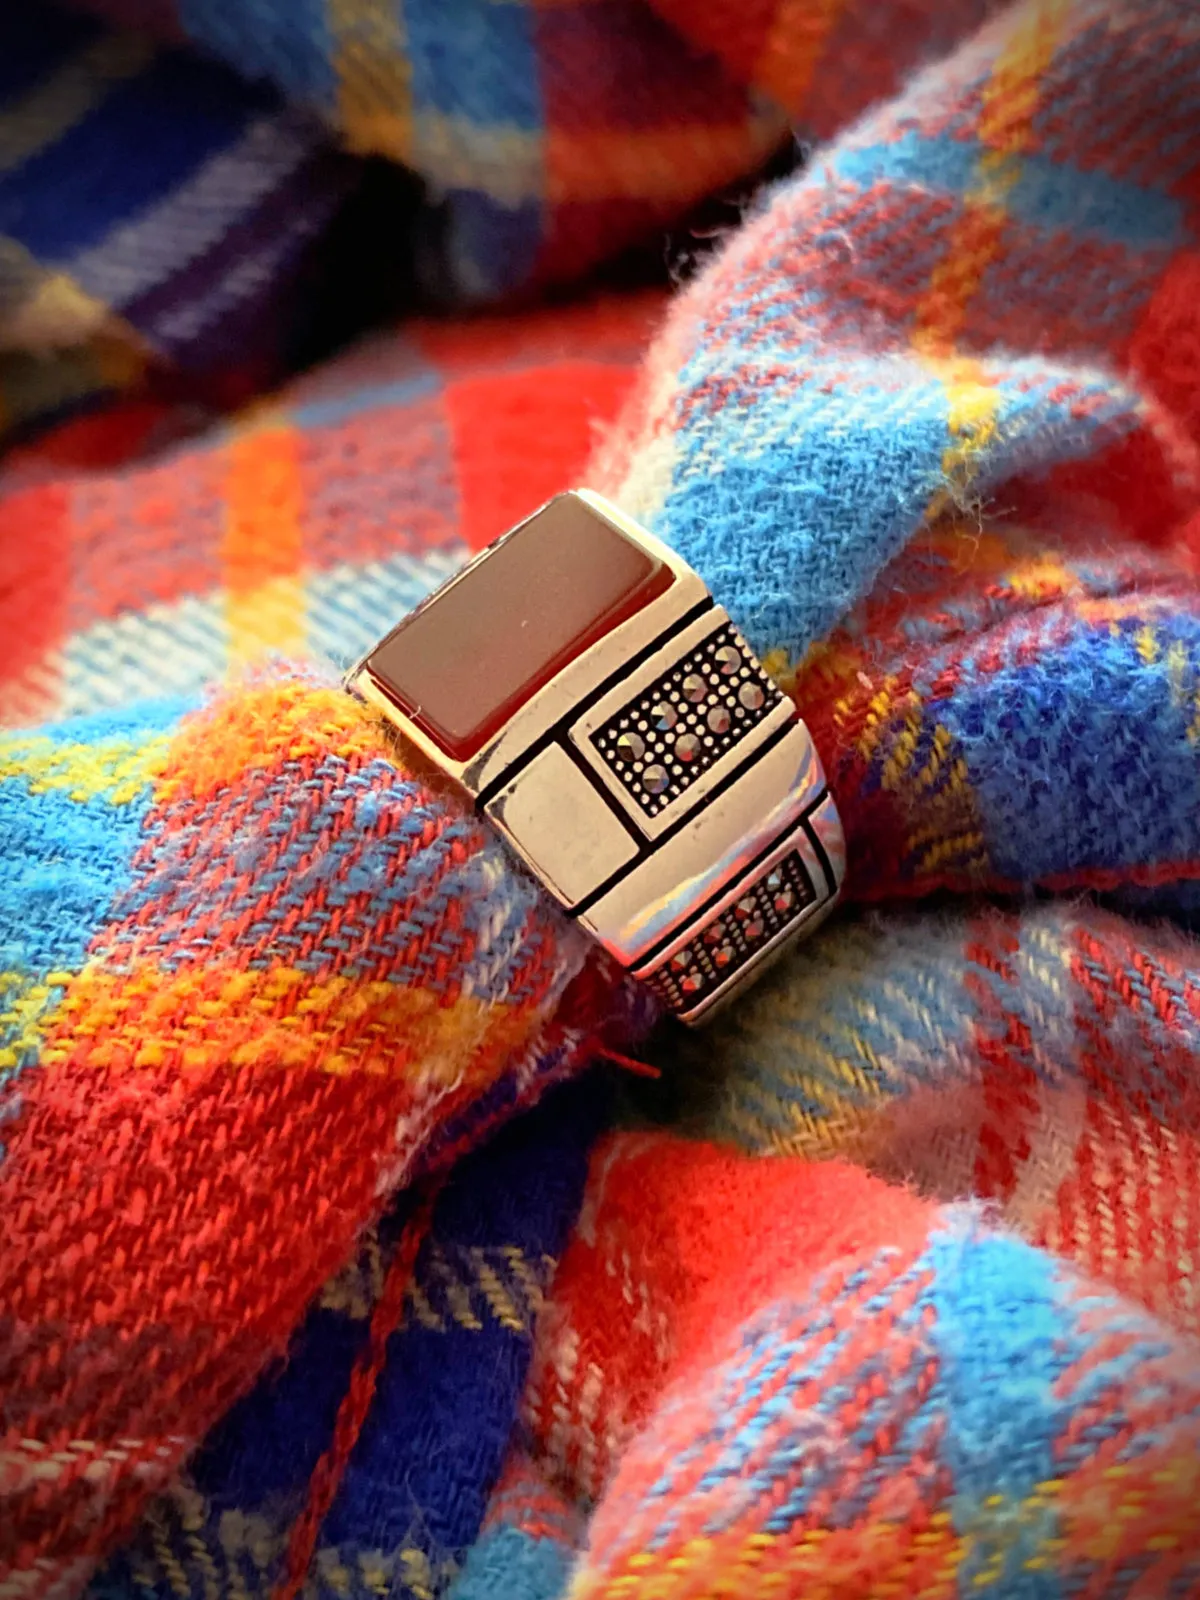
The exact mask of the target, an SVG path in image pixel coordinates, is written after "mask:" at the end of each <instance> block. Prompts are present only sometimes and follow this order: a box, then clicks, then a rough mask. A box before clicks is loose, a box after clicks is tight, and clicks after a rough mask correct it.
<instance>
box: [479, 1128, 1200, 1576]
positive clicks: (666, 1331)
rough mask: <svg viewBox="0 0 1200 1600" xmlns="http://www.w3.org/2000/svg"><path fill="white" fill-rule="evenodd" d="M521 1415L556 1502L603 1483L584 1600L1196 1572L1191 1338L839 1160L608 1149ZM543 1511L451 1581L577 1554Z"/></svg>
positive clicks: (659, 1138)
mask: <svg viewBox="0 0 1200 1600" xmlns="http://www.w3.org/2000/svg"><path fill="white" fill-rule="evenodd" d="M615 1284H617V1285H620V1292H614V1285H615ZM525 1420H526V1426H527V1428H528V1430H529V1435H530V1440H531V1450H532V1456H533V1459H534V1460H535V1461H536V1462H537V1463H538V1464H539V1465H540V1467H541V1473H542V1481H543V1488H542V1495H541V1498H542V1502H543V1503H545V1501H547V1500H550V1501H551V1502H552V1501H553V1494H554V1491H555V1490H557V1493H558V1494H559V1495H560V1496H564V1497H565V1498H566V1499H567V1500H568V1501H575V1502H580V1503H583V1504H585V1505H586V1504H591V1503H592V1502H593V1500H594V1498H596V1497H598V1498H599V1504H598V1505H597V1506H596V1509H595V1510H594V1512H593V1514H592V1516H591V1519H590V1523H589V1527H588V1533H587V1544H586V1548H585V1549H584V1551H583V1552H582V1554H581V1555H580V1556H579V1558H578V1560H577V1561H576V1562H575V1564H574V1569H573V1577H572V1580H571V1583H570V1589H569V1592H570V1595H571V1597H572V1600H583V1597H584V1596H587V1597H591V1596H598V1595H603V1596H605V1597H606V1600H618V1597H622V1596H627V1595H643V1594H646V1595H654V1596H656V1597H658V1596H661V1597H663V1600H675V1597H680V1600H682V1597H683V1596H692V1595H706V1596H707V1595H713V1596H716V1595H727V1594H728V1595H741V1594H769V1593H771V1592H772V1590H775V1591H776V1592H778V1593H779V1594H781V1595H788V1596H801V1595H805V1596H807V1595H814V1594H816V1595H847V1596H856V1597H857V1596H863V1597H866V1596H875V1595H892V1594H896V1595H926V1594H928V1595H946V1596H958V1595H974V1594H981V1595H987V1596H993V1595H996V1596H1000V1595H1003V1596H1039V1597H1040V1596H1043V1595H1045V1596H1057V1595H1062V1594H1078V1595H1084V1594H1095V1595H1101V1596H1116V1595H1129V1596H1133V1595H1142V1594H1144V1595H1155V1596H1164V1597H1165V1596H1176V1595H1179V1596H1182V1595H1190V1594H1194V1593H1195V1592H1196V1587H1197V1584H1198V1583H1200V1518H1198V1517H1197V1510H1196V1507H1197V1499H1196V1493H1197V1488H1198V1487H1200V1365H1198V1363H1197V1346H1196V1345H1195V1343H1194V1342H1189V1341H1187V1340H1185V1339H1182V1338H1180V1337H1178V1336H1172V1334H1171V1333H1170V1332H1169V1331H1167V1329H1166V1328H1165V1327H1164V1325H1163V1324H1162V1323H1160V1322H1156V1321H1155V1320H1154V1319H1153V1318H1152V1317H1150V1316H1148V1315H1147V1314H1146V1313H1145V1312H1143V1311H1140V1310H1138V1309H1136V1308H1135V1307H1133V1306H1131V1305H1130V1304H1128V1303H1127V1302H1123V1301H1122V1300H1121V1299H1120V1298H1119V1297H1118V1296H1116V1295H1115V1294H1113V1293H1112V1292H1111V1291H1108V1290H1105V1289H1103V1288H1100V1287H1097V1286H1096V1285H1095V1284H1094V1283H1088V1282H1087V1281H1086V1280H1081V1279H1080V1277H1079V1276H1078V1275H1077V1274H1076V1273H1075V1272H1074V1271H1073V1270H1072V1269H1071V1268H1070V1267H1068V1266H1066V1265H1064V1264H1062V1263H1056V1262H1055V1261H1054V1260H1053V1259H1052V1258H1051V1257H1049V1256H1047V1255H1045V1254H1043V1253H1042V1252H1040V1251H1038V1250H1036V1249H1034V1248H1033V1247H1032V1246H1030V1245H1028V1244H1026V1243H1024V1242H1022V1241H1020V1240H1017V1239H1015V1238H1012V1237H1010V1236H1006V1235H1004V1234H1000V1233H997V1232H995V1231H993V1230H992V1229H991V1228H990V1227H988V1226H987V1225H986V1224H985V1223H984V1222H982V1221H981V1219H980V1218H979V1216H978V1215H977V1214H976V1213H975V1212H974V1210H973V1209H972V1208H971V1207H969V1206H951V1207H938V1206H935V1205H933V1204H931V1203H929V1202H927V1201H923V1200H921V1199H918V1198H917V1197H915V1196H914V1195H912V1194H911V1193H908V1192H905V1191H904V1190H903V1189H899V1188H893V1187H892V1186H890V1185H885V1184H883V1183H880V1182H879V1181H878V1180H876V1179H873V1178H871V1177H869V1176H868V1175H866V1174H865V1173H862V1172H861V1171H858V1170H856V1169H854V1168H851V1167H847V1166H842V1165H840V1164H837V1163H828V1164H825V1165H819V1164H812V1163H809V1162H804V1161H796V1160H779V1161H766V1162H764V1161H754V1160H747V1159H745V1158H739V1157H737V1156H735V1155H732V1154H730V1153H729V1152H727V1151H722V1150H718V1149H716V1148H715V1147H712V1146H708V1145H704V1144H687V1143H685V1142H683V1141H681V1140H678V1139H674V1138H672V1137H670V1136H667V1135H662V1134H657V1135H653V1134H651V1135H648V1134H631V1135H629V1134H627V1135H625V1136H623V1137H620V1138H617V1139H614V1140H611V1141H609V1142H608V1143H607V1144H605V1145H603V1146H602V1147H601V1148H600V1149H599V1150H598V1151H597V1153H596V1155H595V1157H594V1160H593V1166H592V1172H591V1177H590V1180H589V1183H588V1187H587V1190H586V1192H585V1197H584V1204H583V1211H582V1213H581V1215H580V1220H579V1226H578V1228H577V1230H576V1233H575V1236H574V1238H573V1240H572V1242H571V1245H570V1247H569V1248H568V1250H567V1253H566V1255H565V1256H564V1258H563V1261H562V1265H561V1268H560V1270H559V1273H558V1277H557V1279H556V1283H555V1290H554V1296H553V1299H552V1301H551V1302H550V1304H549V1305H548V1306H547V1308H546V1311H545V1313H544V1315H543V1318H542V1323H541V1328H540V1332H539V1339H538V1349H537V1352H536V1355H535V1359H534V1366H533V1369H532V1371H531V1374H530V1380H529V1386H528V1389H527V1391H526V1400H525ZM537 1503H538V1502H537V1499H536V1498H535V1494H534V1490H533V1488H532V1486H531V1485H528V1486H527V1487H526V1490H525V1493H524V1495H523V1496H522V1500H521V1502H520V1503H518V1504H517V1505H513V1504H512V1502H511V1500H510V1502H509V1510H508V1514H507V1524H506V1529H505V1531H506V1533H507V1537H508V1539H509V1541H511V1543H512V1545H514V1546H516V1548H515V1549H514V1550H513V1560H512V1562H511V1564H510V1566H509V1567H508V1570H507V1573H501V1574H500V1575H499V1577H498V1581H496V1582H495V1583H493V1584H492V1585H491V1586H489V1587H474V1588H472V1585H471V1583H470V1582H468V1581H467V1580H468V1579H472V1580H474V1577H475V1572H476V1571H479V1570H480V1568H483V1566H484V1563H485V1562H486V1561H487V1560H488V1558H489V1555H491V1556H494V1552H495V1541H496V1538H497V1536H496V1535H495V1534H493V1536H492V1539H491V1541H489V1540H488V1539H487V1537H486V1536H485V1539H484V1540H483V1541H481V1543H480V1546H479V1549H478V1552H477V1554H476V1557H475V1561H474V1562H469V1563H468V1568H467V1573H466V1575H465V1576H464V1581H463V1586H462V1589H461V1590H460V1591H459V1596H461V1595H463V1594H465V1595H467V1596H470V1600H475V1597H476V1596H478V1595H481V1594H486V1595H488V1596H489V1597H492V1600H508V1597H509V1596H513V1597H515V1596H516V1595H518V1594H520V1593H522V1592H523V1591H522V1590H521V1589H520V1587H519V1585H518V1584H514V1583H513V1582H512V1579H513V1578H514V1577H518V1576H519V1575H520V1573H521V1570H522V1568H521V1564H520V1563H521V1558H522V1557H523V1558H524V1560H525V1562H526V1563H527V1565H532V1563H533V1561H534V1559H535V1557H536V1556H537V1555H540V1556H541V1558H542V1562H543V1564H546V1563H547V1555H548V1552H547V1548H546V1547H547V1546H549V1549H550V1550H551V1551H553V1550H557V1551H558V1552H559V1554H560V1558H561V1557H562V1556H563V1555H566V1554H567V1552H569V1550H570V1544H569V1541H570V1539H571V1537H572V1530H571V1529H570V1526H569V1524H563V1523H562V1522H561V1521H559V1522H558V1523H557V1525H556V1524H555V1522H554V1521H552V1520H551V1518H550V1517H549V1516H548V1515H547V1516H544V1517H543V1519H542V1520H541V1523H540V1525H538V1524H537V1523H536V1522H535V1521H534V1517H533V1507H534V1506H535V1505H537ZM501 1514H503V1513H501ZM518 1541H519V1542H518ZM475 1563H478V1566H476V1565H475ZM473 1569H474V1570H473ZM506 1577H507V1579H508V1581H507V1582H506V1581H505V1579H506ZM532 1592H533V1593H534V1594H537V1592H538V1591H537V1590H536V1589H534V1590H533V1591H532ZM542 1592H543V1593H545V1592H547V1591H545V1590H543V1591H542ZM550 1592H553V1591H550ZM560 1592H561V1591H560Z"/></svg>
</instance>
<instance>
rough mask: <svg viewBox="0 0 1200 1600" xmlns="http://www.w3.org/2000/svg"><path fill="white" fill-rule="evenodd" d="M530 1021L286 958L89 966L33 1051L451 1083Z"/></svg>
mask: <svg viewBox="0 0 1200 1600" xmlns="http://www.w3.org/2000/svg"><path fill="white" fill-rule="evenodd" d="M538 1023H539V1018H538V1016H537V1015H536V1014H527V1013H523V1012H520V1011H516V1010H514V1009H513V1008H507V1007H504V1008H502V1007H496V1006H492V1005H490V1004H489V1003H488V1002H487V1001H486V1000H479V999H476V998H474V997H473V996H468V995H463V996H460V997H459V999H458V1000H456V1001H455V1002H454V1003H453V1004H452V1005H448V1006H447V1005H445V1004H443V1003H441V1002H440V1001H439V1000H438V998H437V996H436V995H433V994H431V993H430V992H429V991H427V990H424V989H416V988H408V987H406V986H404V985H403V984H398V983H364V982H362V981H361V980H358V979H353V978H342V977H325V978H321V979H316V980H314V978H313V976H312V974H311V973H307V972H302V971H300V970H299V969H298V968H294V967H273V968H271V969H270V970H269V971H266V972H262V971H256V970H248V971H241V970H239V969H237V968H236V967H233V966H226V965H221V964H209V965H206V966H200V967H181V968H180V969H178V970H177V971H175V972H164V971H160V970H158V969H157V968H156V967H153V966H145V967H142V966H139V967H135V968H134V970H133V971H132V972H127V973H116V972H109V971H107V970H105V969H104V968H102V967H100V966H98V965H93V966H90V967H85V968H84V969H83V971H82V972H79V973H76V974H75V975H74V976H73V977H72V978H71V980H70V982H69V984H68V985H67V991H66V994H65V995H64V996H63V998H62V1000H61V1002H60V1003H59V1004H58V1006H57V1007H55V1008H54V1011H53V1013H52V1014H51V1015H50V1016H49V1017H47V1018H46V1019H45V1020H44V1021H43V1022H42V1024H41V1027H42V1030H43V1032H44V1033H45V1034H47V1035H48V1038H47V1042H46V1044H45V1046H44V1047H43V1050H42V1062H43V1065H45V1066H46V1067H48V1068H49V1067H54V1066H57V1065H58V1064H60V1063H62V1062H65V1061H67V1060H68V1059H69V1058H70V1056H71V1054H72V1052H73V1051H77V1050H79V1049H80V1048H85V1049H86V1050H87V1053H88V1060H89V1062H90V1064H91V1066H92V1067H94V1068H103V1067H108V1068H111V1069H112V1070H115V1071H118V1072H119V1071H128V1070H137V1071H146V1070H153V1069H155V1068H162V1069H163V1070H165V1071H169V1072H171V1073H179V1072H193V1071H195V1072H200V1071H214V1070H216V1071H220V1070H226V1069H227V1070H230V1071H233V1070H236V1069H238V1068H245V1067H262V1068H267V1069H271V1070H275V1071H284V1072H287V1071H310V1072H324V1073H329V1074H331V1075H333V1076H341V1075H344V1074H350V1073H356V1072H365V1073H369V1074H371V1075H372V1076H379V1077H383V1076H396V1077H403V1078H405V1079H407V1080H408V1081H409V1082H410V1083H412V1084H413V1085H414V1087H415V1086H416V1085H417V1084H423V1083H428V1084H440V1085H445V1086H449V1085H451V1084H457V1083H458V1082H459V1080H460V1078H461V1075H462V1073H463V1071H464V1069H465V1068H466V1067H467V1066H468V1065H469V1066H470V1067H471V1070H472V1073H473V1075H474V1077H475V1078H476V1079H477V1080H478V1081H480V1082H481V1083H482V1082H487V1081H490V1079H491V1076H492V1075H493V1074H494V1073H495V1072H496V1071H498V1070H499V1068H500V1066H501V1065H502V1063H503V1062H504V1061H505V1060H506V1059H507V1058H508V1056H509V1055H510V1053H511V1052H512V1051H513V1050H516V1049H519V1048H521V1047H522V1046H523V1045H524V1044H525V1042H526V1040H527V1038H528V1036H529V1034H530V1033H531V1032H532V1031H533V1030H534V1029H535V1028H536V1027H537V1026H538ZM485 1044H486V1048H485Z"/></svg>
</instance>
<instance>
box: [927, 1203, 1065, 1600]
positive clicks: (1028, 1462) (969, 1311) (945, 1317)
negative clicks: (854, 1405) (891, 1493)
mask: <svg viewBox="0 0 1200 1600" xmlns="http://www.w3.org/2000/svg"><path fill="white" fill-rule="evenodd" d="M974 1228H975V1224H974V1223H973V1222H971V1221H970V1220H969V1217H968V1215H967V1214H966V1213H963V1215H962V1221H961V1223H959V1224H958V1225H957V1226H955V1225H952V1226H951V1227H949V1228H946V1229H944V1230H943V1231H941V1232H939V1233H936V1234H934V1236H933V1237H932V1238H931V1240H930V1243H929V1248H928V1250H927V1251H926V1253H925V1255H924V1257H923V1261H924V1263H925V1265H926V1266H927V1267H932V1268H933V1271H934V1283H933V1286H932V1288H931V1290H930V1301H931V1303H932V1305H933V1307H934V1309H935V1311H936V1320H935V1321H934V1322H933V1324H932V1326H931V1327H930V1328H929V1330H928V1332H927V1335H926V1337H927V1338H928V1339H929V1340H930V1342H931V1344H932V1346H933V1348H934V1350H935V1351H936V1353H937V1358H938V1377H937V1380H936V1382H935V1384H934V1387H933V1390H932V1392H931V1393H930V1396H929V1404H930V1407H931V1408H932V1409H935V1410H936V1411H937V1412H938V1413H939V1414H940V1416H941V1418H942V1420H943V1423H944V1430H945V1431H944V1434H943V1437H942V1446H941V1452H940V1453H941V1458H942V1461H943V1463H944V1464H945V1466H946V1467H947V1468H948V1469H949V1472H950V1475H951V1482H952V1491H951V1495H952V1497H951V1502H950V1508H949V1509H950V1513H951V1516H952V1518H953V1522H954V1529H955V1532H956V1533H958V1534H959V1535H960V1536H962V1537H964V1538H965V1539H967V1540H968V1550H967V1556H966V1559H965V1560H964V1562H963V1563H962V1565H961V1566H960V1567H959V1569H958V1574H957V1576H958V1588H959V1593H960V1594H961V1595H962V1596H964V1600H965V1597H967V1596H970V1595H974V1594H976V1593H978V1588H977V1586H976V1583H975V1580H976V1579H977V1578H978V1577H979V1576H980V1574H981V1573H983V1572H988V1573H989V1574H993V1577H992V1581H991V1583H990V1585H989V1588H990V1589H991V1591H992V1592H993V1593H995V1594H1014V1595H1015V1594H1020V1595H1021V1596H1022V1600H1061V1595H1062V1587H1061V1583H1060V1577H1061V1574H1060V1573H1059V1572H1055V1571H1052V1570H1050V1569H1036V1568H1034V1569H1031V1568H1029V1567H1028V1566H1027V1565H1026V1563H1027V1562H1028V1561H1029V1560H1030V1559H1031V1558H1032V1557H1034V1556H1036V1555H1039V1554H1042V1553H1043V1552H1044V1544H1045V1541H1046V1540H1047V1539H1050V1538H1054V1537H1056V1536H1057V1533H1058V1519H1057V1517H1056V1515H1055V1512H1054V1509H1053V1502H1052V1501H1047V1503H1046V1504H1045V1505H1044V1507H1043V1508H1042V1509H1041V1510H1037V1509H1032V1508H1031V1507H1030V1506H1029V1505H1028V1501H1029V1499H1030V1497H1031V1496H1032V1495H1033V1494H1034V1491H1035V1490H1036V1489H1037V1487H1038V1485H1039V1484H1041V1483H1045V1482H1047V1481H1049V1480H1051V1479H1053V1478H1055V1477H1056V1476H1057V1475H1058V1473H1059V1471H1060V1470H1061V1465H1060V1463H1059V1461H1058V1457H1057V1451H1056V1446H1057V1444H1058V1441H1059V1439H1060V1438H1061V1437H1062V1435H1063V1433H1064V1431H1065V1429H1066V1426H1067V1423H1068V1421H1069V1419H1070V1417H1071V1415H1072V1413H1073V1411H1074V1409H1075V1407H1074V1404H1073V1402H1072V1401H1071V1400H1070V1399H1069V1398H1065V1399H1064V1398H1060V1397H1058V1396H1057V1395H1056V1392H1055V1386H1056V1384H1057V1382H1058V1379H1059V1378H1060V1377H1061V1375H1062V1374H1063V1372H1065V1371H1066V1370H1067V1369H1068V1368H1069V1367H1071V1366H1072V1365H1073V1364H1074V1363H1075V1362H1076V1361H1077V1360H1078V1359H1079V1357H1080V1355H1081V1354H1082V1353H1083V1351H1084V1349H1085V1347H1086V1340H1085V1339H1083V1338H1082V1337H1081V1336H1080V1335H1079V1332H1078V1328H1077V1326H1076V1324H1075V1319H1074V1317H1073V1316H1072V1315H1071V1313H1070V1311H1069V1310H1068V1309H1067V1308H1066V1307H1065V1306H1064V1304H1063V1302H1064V1300H1065V1298H1066V1293H1065V1290H1064V1287H1063V1285H1062V1283H1061V1282H1060V1281H1059V1279H1058V1273H1059V1270H1060V1269H1059V1268H1058V1267H1057V1265H1056V1264H1055V1263H1054V1262H1053V1261H1052V1260H1051V1258H1050V1257H1049V1256H1047V1255H1045V1254H1044V1253H1043V1252H1042V1251H1040V1250H1035V1249H1033V1248H1032V1246H1030V1245H1027V1244H1024V1243H1022V1242H1021V1241H1020V1240H1017V1239H1010V1238H1007V1237H1005V1236H1004V1235H995V1234H980V1233H978V1232H975V1231H973V1230H974ZM997 1495H1000V1496H1003V1497H1004V1503H1003V1504H1002V1505H1000V1506H989V1505H988V1504H987V1502H988V1501H989V1500H990V1499H991V1498H992V1497H993V1496H997Z"/></svg>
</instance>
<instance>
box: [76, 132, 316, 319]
mask: <svg viewBox="0 0 1200 1600" xmlns="http://www.w3.org/2000/svg"><path fill="white" fill-rule="evenodd" d="M314 142H315V139H314V132H313V127H312V124H311V123H310V122H309V121H308V119H307V118H305V117H302V116H301V115H299V114H293V113H284V114H282V115H280V114H277V113H272V114H271V115H270V116H264V117H261V118H259V119H258V120H257V121H256V122H252V123H251V124H250V126H249V127H248V128H247V129H246V131H245V133H244V134H243V135H242V137H241V138H240V139H239V140H238V142H237V144H236V145H234V146H233V148H232V149H230V150H223V151H221V153H220V154H219V155H216V156H213V157H212V159H211V160H210V161H207V162H205V164H204V165H203V166H202V167H201V168H200V170H199V172H197V173H196V174H195V175H194V176H193V177H191V178H190V179H188V181H187V182H186V183H184V184H183V185H182V186H181V187H180V188H178V189H175V190H173V191H172V192H171V194H170V195H169V196H168V197H167V198H166V199H165V200H161V201H159V202H158V203H157V204H156V205H152V206H151V207H150V208H149V210H147V211H144V212H143V213H142V214H141V216H140V217H136V218H135V219H134V220H133V221H132V222H127V223H126V224H125V226H124V227H122V228H117V229H116V230H114V232H112V233H110V234H109V235H108V236H107V237H106V238H105V240H104V242H103V243H102V244H99V245H96V246H95V247H94V248H93V249H91V250H85V251H83V253H82V254H80V255H78V256H76V257H75V259H74V260H73V261H69V262H65V263H63V270H64V271H67V272H69V273H70V274H71V276H72V277H74V279H75V281H76V282H77V283H79V284H81V285H82V287H83V288H85V289H86V290H87V291H88V292H89V293H90V294H94V295H96V296H97V297H98V298H99V299H101V300H104V301H106V302H107V304H109V305H111V306H113V307H114V308H117V309H120V308H121V307H123V306H126V305H128V304H129V302H130V301H131V300H134V299H136V298H137V296H138V295H140V294H144V293H145V292H146V290H148V289H153V288H154V287H155V285H157V284H159V283H161V282H163V280H164V279H165V278H167V277H169V276H171V275H172V274H173V273H177V272H179V271H180V269H181V268H183V267H185V266H186V265H187V264H188V263H189V262H191V261H194V260H195V259H196V258H197V257H198V256H201V255H203V254H204V252H205V251H206V250H209V249H211V247H212V246H213V245H215V244H216V243H218V241H219V240H220V239H221V238H222V237H223V236H224V235H225V234H226V233H228V231H229V228H230V225H231V223H232V222H233V220H234V219H235V218H237V217H240V216H242V215H244V213H245V212H247V211H248V210H249V209H250V208H251V207H252V206H254V205H255V204H256V203H257V202H258V201H259V200H261V199H262V198H263V196H264V195H266V194H269V193H270V192H271V190H272V189H274V188H276V187H277V186H278V185H279V183H280V182H281V181H282V180H283V179H284V178H286V177H287V176H288V175H289V174H290V173H292V172H294V171H295V170H296V168H297V167H299V166H300V164H301V162H303V161H305V160H306V159H307V158H308V155H309V152H310V151H311V150H312V148H313V145H314Z"/></svg>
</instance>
